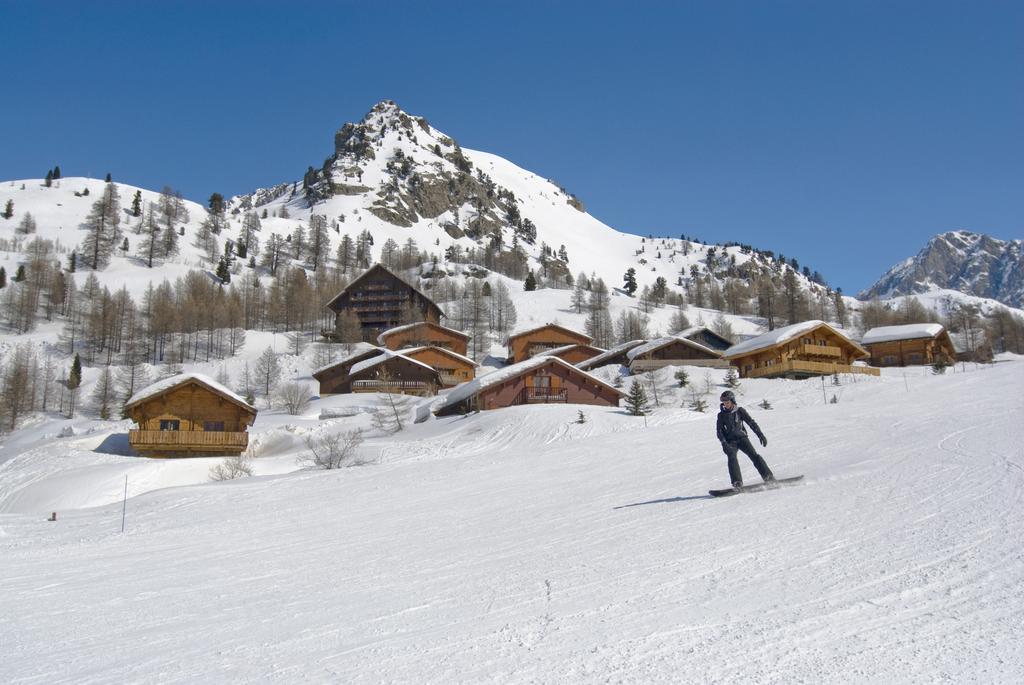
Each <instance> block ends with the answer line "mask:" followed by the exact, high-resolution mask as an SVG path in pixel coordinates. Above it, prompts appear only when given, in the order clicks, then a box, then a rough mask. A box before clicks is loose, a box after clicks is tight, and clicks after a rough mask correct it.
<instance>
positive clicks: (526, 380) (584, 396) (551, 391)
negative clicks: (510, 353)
mask: <svg viewBox="0 0 1024 685" xmlns="http://www.w3.org/2000/svg"><path fill="white" fill-rule="evenodd" d="M624 396H625V395H624V394H623V393H622V392H620V391H619V390H616V389H615V388H613V387H612V386H610V385H608V384H607V383H605V382H604V381H602V380H600V379H599V378H596V377H594V376H591V375H590V374H589V373H586V372H584V371H580V370H579V369H577V368H576V367H575V366H573V365H571V364H569V363H567V362H564V361H562V360H561V359H559V358H558V357H534V358H532V359H527V360H526V361H524V362H519V363H518V364H512V365H511V366H506V367H504V368H502V369H498V370H497V371H492V372H491V373H489V374H487V375H485V376H480V377H479V378H476V379H475V380H473V381H470V382H469V383H463V384H462V385H460V386H458V387H456V388H453V389H452V390H451V391H450V392H449V393H448V396H447V397H446V398H445V399H444V402H442V403H441V405H440V406H438V407H437V408H436V409H435V410H434V414H435V415H437V416H448V415H450V414H461V413H465V412H469V411H475V410H487V409H501V408H503V407H511V406H515V405H519V404H550V403H559V404H590V405H598V406H605V407H617V406H618V405H619V399H620V398H622V397H624Z"/></svg>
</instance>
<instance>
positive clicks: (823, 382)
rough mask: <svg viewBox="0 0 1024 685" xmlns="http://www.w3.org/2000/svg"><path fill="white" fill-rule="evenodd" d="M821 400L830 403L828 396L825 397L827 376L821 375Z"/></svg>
mask: <svg viewBox="0 0 1024 685" xmlns="http://www.w3.org/2000/svg"><path fill="white" fill-rule="evenodd" d="M821 401H822V402H824V403H825V404H828V398H827V397H825V377H824V376H822V377H821Z"/></svg>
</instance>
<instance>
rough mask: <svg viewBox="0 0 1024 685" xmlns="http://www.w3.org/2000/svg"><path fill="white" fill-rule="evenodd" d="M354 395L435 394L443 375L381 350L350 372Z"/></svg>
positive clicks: (399, 355) (420, 364) (422, 364)
mask: <svg viewBox="0 0 1024 685" xmlns="http://www.w3.org/2000/svg"><path fill="white" fill-rule="evenodd" d="M349 384H350V385H351V387H352V392H390V393H394V394H398V395H418V396H420V397H429V396H431V395H436V394H437V391H438V389H439V388H441V385H442V383H441V375H440V374H439V373H438V372H437V370H436V369H432V368H431V367H430V366H428V365H427V364H424V363H423V362H419V361H416V360H415V359H410V358H409V357H406V356H405V355H403V354H399V353H397V352H392V351H391V350H384V349H381V350H380V353H379V354H378V355H377V356H375V357H372V358H370V359H364V360H363V361H360V362H357V363H356V364H354V365H353V366H352V368H351V370H350V371H349Z"/></svg>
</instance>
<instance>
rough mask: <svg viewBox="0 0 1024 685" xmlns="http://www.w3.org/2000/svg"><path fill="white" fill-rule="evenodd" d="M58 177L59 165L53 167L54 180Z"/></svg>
mask: <svg viewBox="0 0 1024 685" xmlns="http://www.w3.org/2000/svg"><path fill="white" fill-rule="evenodd" d="M59 178H60V165H57V166H55V167H53V180H54V181H56V180H58V179H59Z"/></svg>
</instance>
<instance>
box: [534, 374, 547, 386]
mask: <svg viewBox="0 0 1024 685" xmlns="http://www.w3.org/2000/svg"><path fill="white" fill-rule="evenodd" d="M533 387H535V388H550V387H551V376H534V377H533Z"/></svg>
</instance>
